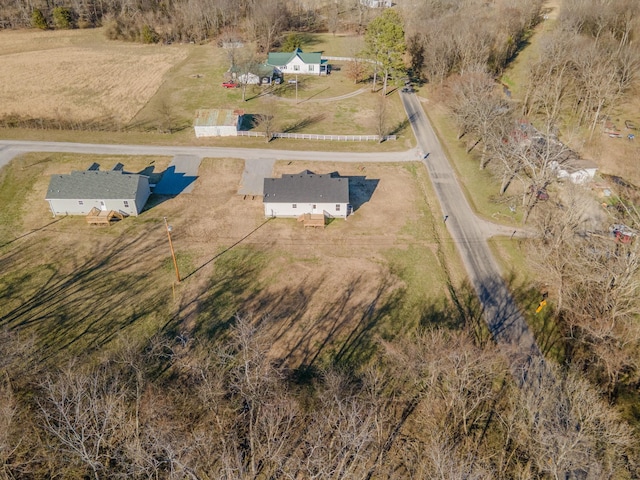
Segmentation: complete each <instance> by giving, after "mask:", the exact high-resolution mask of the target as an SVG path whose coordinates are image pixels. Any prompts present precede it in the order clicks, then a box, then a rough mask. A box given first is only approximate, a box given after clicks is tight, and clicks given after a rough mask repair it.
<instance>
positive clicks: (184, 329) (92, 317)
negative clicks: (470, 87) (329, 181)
mask: <svg viewBox="0 0 640 480" xmlns="http://www.w3.org/2000/svg"><path fill="white" fill-rule="evenodd" d="M92 161H96V162H98V163H100V164H101V165H102V166H103V168H111V166H112V164H113V163H116V162H121V163H123V164H124V165H125V169H126V170H127V171H139V170H142V169H143V168H144V167H147V166H148V165H150V164H151V162H153V165H155V167H156V173H158V174H159V173H161V171H162V170H163V169H164V168H165V167H166V165H167V164H168V161H169V159H167V158H164V157H154V158H151V157H144V158H142V157H95V158H94V157H91V158H88V157H86V156H78V155H62V154H29V155H24V156H22V157H19V158H17V159H16V160H15V161H13V162H12V163H11V164H10V165H9V166H7V167H6V168H5V169H3V171H2V177H1V178H0V201H2V203H3V205H7V206H8V207H10V208H4V209H3V210H2V212H0V225H2V229H1V230H0V265H1V266H2V267H3V268H2V273H0V296H2V298H3V302H2V304H1V305H0V326H2V327H8V328H11V329H14V330H16V331H19V332H20V333H21V334H22V335H25V336H32V337H33V338H34V341H35V345H36V350H35V351H34V356H35V358H34V360H38V361H45V360H46V361H47V362H57V361H58V360H59V359H61V358H67V357H68V356H69V355H76V354H80V353H81V352H92V351H95V352H100V351H102V350H104V349H109V348H110V345H111V344H112V342H114V341H116V340H117V339H118V337H119V336H122V335H124V336H131V337H134V338H148V337H150V336H153V335H155V334H163V335H169V336H175V335H179V334H188V335H197V336H198V337H199V338H203V339H206V338H213V337H217V336H219V335H224V332H225V331H226V329H227V327H228V326H229V325H230V324H231V323H232V322H233V321H234V316H235V315H236V314H241V315H250V316H252V318H255V319H257V320H259V319H263V320H264V321H268V325H269V328H270V329H272V330H273V332H274V333H275V334H276V336H277V338H278V341H277V342H276V343H275V344H274V346H273V349H272V354H273V355H274V357H277V358H280V359H282V360H283V361H285V362H287V363H288V364H290V365H292V366H299V365H306V366H310V365H320V364H323V363H326V362H343V363H353V362H360V361H364V360H366V358H368V356H369V355H370V354H371V353H372V352H373V349H374V344H375V339H376V338H378V337H379V336H383V337H385V338H391V337H393V336H395V335H397V334H400V333H401V332H403V331H405V330H406V329H410V328H412V327H414V326H415V325H417V324H418V323H419V322H423V321H424V319H427V318H431V316H430V314H429V312H433V309H434V308H435V307H434V306H438V308H441V309H446V308H449V306H450V303H449V301H448V300H447V299H448V298H449V289H448V288H447V287H446V286H447V285H453V286H455V285H459V284H460V283H461V282H462V280H461V279H462V278H463V277H464V274H463V268H462V266H461V264H460V263H459V261H458V260H457V256H456V255H455V252H454V251H453V247H452V244H451V242H450V240H448V236H447V232H446V230H445V229H444V226H443V225H441V222H437V221H434V218H433V216H432V213H431V210H432V206H433V205H434V204H435V202H436V200H435V198H434V194H433V192H432V191H431V190H430V188H429V186H428V184H425V183H424V180H425V178H424V175H425V172H424V169H423V168H422V167H421V166H420V165H419V164H415V165H395V164H376V165H366V167H362V166H358V165H346V164H332V163H313V164H308V163H304V162H279V163H277V164H276V168H275V170H276V171H275V173H276V174H279V173H285V172H290V173H295V172H299V171H301V170H303V169H306V168H310V169H313V171H315V172H317V173H328V172H339V173H340V175H343V176H349V177H353V178H354V179H360V180H358V181H360V182H362V181H364V180H368V181H370V182H372V183H371V185H374V186H375V187H374V188H373V189H372V190H371V189H370V190H368V191H367V192H368V194H367V195H368V197H366V198H365V200H364V201H363V202H361V203H360V204H359V205H358V208H357V209H356V211H355V212H354V215H353V216H351V217H349V219H348V220H346V221H344V220H334V221H333V222H331V223H330V224H329V225H328V226H327V227H326V229H325V230H323V231H309V230H305V229H304V228H303V227H302V225H301V224H300V223H298V222H296V221H295V220H287V219H282V220H281V219H275V220H265V218H264V216H263V209H262V203H261V202H260V201H259V200H251V199H243V197H242V196H240V195H237V193H236V191H237V188H238V185H239V182H240V177H241V175H242V171H243V168H244V164H243V162H242V161H239V160H234V159H221V160H213V159H205V160H204V161H203V163H202V165H201V168H200V171H199V177H198V179H197V181H196V184H195V190H194V192H193V193H191V194H183V195H179V196H177V197H173V198H172V197H157V196H152V197H151V199H150V202H149V204H148V207H147V209H146V210H145V211H144V212H143V213H142V214H141V215H140V216H139V217H129V218H127V219H125V220H123V221H120V222H117V223H115V224H114V225H112V226H110V227H96V226H89V225H87V224H86V222H85V220H84V218H82V217H57V218H52V217H51V213H50V212H49V210H48V205H47V203H46V202H45V201H44V192H46V188H47V186H48V182H49V175H50V174H52V173H65V172H68V171H71V170H72V169H78V168H86V167H87V165H88V164H89V163H91V162H92ZM165 216H166V217H167V218H168V220H169V222H170V223H171V225H172V227H173V232H172V238H173V243H174V247H175V251H176V255H177V258H178V264H179V270H180V274H181V278H182V282H181V283H179V284H175V273H174V270H173V264H172V262H171V257H170V254H169V253H170V252H169V247H168V243H167V237H166V231H165V228H164V222H163V217H165ZM43 252H47V254H46V255H43Z"/></svg>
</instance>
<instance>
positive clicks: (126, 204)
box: [124, 200, 129, 208]
mask: <svg viewBox="0 0 640 480" xmlns="http://www.w3.org/2000/svg"><path fill="white" fill-rule="evenodd" d="M124 208H129V201H128V200H124Z"/></svg>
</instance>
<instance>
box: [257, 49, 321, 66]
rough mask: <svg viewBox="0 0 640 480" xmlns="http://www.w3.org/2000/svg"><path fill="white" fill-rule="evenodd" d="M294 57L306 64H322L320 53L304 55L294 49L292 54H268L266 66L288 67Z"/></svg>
mask: <svg viewBox="0 0 640 480" xmlns="http://www.w3.org/2000/svg"><path fill="white" fill-rule="evenodd" d="M296 56H298V57H300V59H301V60H302V61H303V62H304V63H306V64H320V63H322V54H321V53H320V52H309V53H304V52H303V51H302V50H300V49H299V48H296V49H295V50H294V51H293V52H273V53H269V56H268V58H267V65H273V66H274V67H281V66H282V65H288V64H289V62H291V60H293V59H294V58H295V57H296Z"/></svg>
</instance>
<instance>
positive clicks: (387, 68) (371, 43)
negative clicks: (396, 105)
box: [365, 8, 407, 94]
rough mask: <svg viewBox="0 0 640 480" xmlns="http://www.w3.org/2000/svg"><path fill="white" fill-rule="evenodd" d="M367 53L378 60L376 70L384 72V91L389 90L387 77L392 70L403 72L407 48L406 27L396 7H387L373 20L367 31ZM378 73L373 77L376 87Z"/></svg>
mask: <svg viewBox="0 0 640 480" xmlns="http://www.w3.org/2000/svg"><path fill="white" fill-rule="evenodd" d="M365 43H366V48H367V53H368V54H369V55H370V56H371V58H372V59H373V60H375V61H376V62H377V67H376V70H378V69H380V70H381V71H382V73H383V74H384V88H383V92H384V93H385V94H386V92H387V79H388V77H389V74H390V73H392V72H403V71H404V69H405V68H404V62H403V60H402V55H403V54H404V52H405V50H406V48H407V47H406V44H405V41H404V28H403V26H402V19H401V18H400V14H399V13H398V12H397V11H396V10H394V9H390V8H389V9H386V10H385V11H384V12H383V13H382V15H380V16H378V17H376V18H375V19H373V20H372V21H371V23H370V24H369V26H368V27H367V31H366V33H365ZM376 74H377V72H376V73H374V77H373V86H374V88H375V83H376Z"/></svg>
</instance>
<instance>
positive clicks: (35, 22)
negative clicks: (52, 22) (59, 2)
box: [31, 8, 49, 30]
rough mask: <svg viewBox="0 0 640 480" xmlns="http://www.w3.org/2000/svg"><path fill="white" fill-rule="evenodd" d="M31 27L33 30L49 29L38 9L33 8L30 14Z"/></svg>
mask: <svg viewBox="0 0 640 480" xmlns="http://www.w3.org/2000/svg"><path fill="white" fill-rule="evenodd" d="M31 25H32V26H33V27H34V28H39V29H40V30H46V29H48V28H49V25H47V19H46V18H44V14H43V13H42V10H40V9H39V8H34V9H33V12H31Z"/></svg>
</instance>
